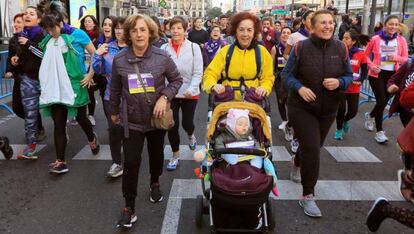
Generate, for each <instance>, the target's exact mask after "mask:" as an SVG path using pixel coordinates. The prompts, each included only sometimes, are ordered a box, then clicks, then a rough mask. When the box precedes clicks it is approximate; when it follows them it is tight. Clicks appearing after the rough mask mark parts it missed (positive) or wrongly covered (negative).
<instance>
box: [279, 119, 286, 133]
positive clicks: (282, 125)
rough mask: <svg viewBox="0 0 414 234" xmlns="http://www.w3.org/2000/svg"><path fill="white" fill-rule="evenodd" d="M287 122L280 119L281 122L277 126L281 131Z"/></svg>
mask: <svg viewBox="0 0 414 234" xmlns="http://www.w3.org/2000/svg"><path fill="white" fill-rule="evenodd" d="M287 123H288V121H282V123H280V124H279V126H278V127H277V128H279V130H282V131H283V130H284V129H285V127H286V124H287Z"/></svg>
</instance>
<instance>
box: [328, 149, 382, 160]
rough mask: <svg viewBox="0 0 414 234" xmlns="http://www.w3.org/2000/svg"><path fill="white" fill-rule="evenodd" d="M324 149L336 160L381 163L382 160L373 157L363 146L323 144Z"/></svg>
mask: <svg viewBox="0 0 414 234" xmlns="http://www.w3.org/2000/svg"><path fill="white" fill-rule="evenodd" d="M325 149H326V150H327V151H328V152H329V154H331V155H332V157H334V158H335V159H336V161H337V162H369V163H381V162H382V161H381V160H379V159H378V158H377V157H375V155H374V154H372V153H371V152H369V151H368V150H367V149H365V148H364V147H351V146H344V147H337V146H325Z"/></svg>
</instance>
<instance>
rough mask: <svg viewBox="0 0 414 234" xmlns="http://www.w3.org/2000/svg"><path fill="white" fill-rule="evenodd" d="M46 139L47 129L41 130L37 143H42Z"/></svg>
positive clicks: (38, 133)
mask: <svg viewBox="0 0 414 234" xmlns="http://www.w3.org/2000/svg"><path fill="white" fill-rule="evenodd" d="M45 138H46V132H45V128H41V129H39V130H38V131H37V133H36V142H42V141H44V140H45Z"/></svg>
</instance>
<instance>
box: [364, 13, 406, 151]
mask: <svg viewBox="0 0 414 234" xmlns="http://www.w3.org/2000/svg"><path fill="white" fill-rule="evenodd" d="M399 23H400V19H399V18H398V16H395V15H390V16H388V17H387V19H386V20H385V22H384V28H383V30H382V31H381V32H379V33H378V35H375V36H373V37H372V39H371V41H370V42H369V44H368V46H367V48H366V49H365V54H366V55H367V57H368V68H369V72H368V75H369V84H370V85H371V88H372V91H373V92H374V95H375V100H376V104H375V107H374V109H372V111H371V113H368V112H367V113H365V128H366V129H367V130H368V131H374V123H375V126H376V129H377V133H376V135H375V140H376V141H377V142H378V143H385V142H386V141H388V138H387V136H386V135H385V132H384V131H383V129H382V120H383V112H384V109H385V107H386V106H387V102H388V100H389V98H390V95H389V94H388V92H387V82H388V80H389V79H390V77H391V76H392V75H393V74H394V73H395V72H396V71H397V70H398V68H399V67H400V66H401V64H403V63H405V62H406V61H407V58H408V47H407V42H406V41H405V39H404V37H402V36H400V35H399V34H398V27H399ZM371 54H372V55H373V57H372V58H373V60H371V58H370V56H371Z"/></svg>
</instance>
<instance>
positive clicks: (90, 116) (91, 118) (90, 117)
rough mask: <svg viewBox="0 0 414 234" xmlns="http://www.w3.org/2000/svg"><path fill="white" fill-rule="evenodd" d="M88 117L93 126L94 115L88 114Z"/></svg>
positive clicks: (94, 123) (94, 122)
mask: <svg viewBox="0 0 414 234" xmlns="http://www.w3.org/2000/svg"><path fill="white" fill-rule="evenodd" d="M88 119H89V121H90V122H91V124H92V126H95V125H96V121H95V117H93V115H89V116H88Z"/></svg>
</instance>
